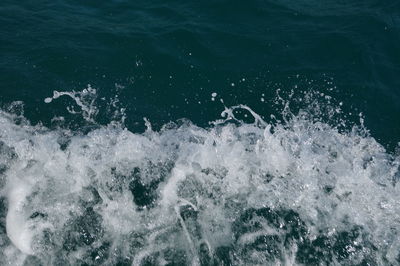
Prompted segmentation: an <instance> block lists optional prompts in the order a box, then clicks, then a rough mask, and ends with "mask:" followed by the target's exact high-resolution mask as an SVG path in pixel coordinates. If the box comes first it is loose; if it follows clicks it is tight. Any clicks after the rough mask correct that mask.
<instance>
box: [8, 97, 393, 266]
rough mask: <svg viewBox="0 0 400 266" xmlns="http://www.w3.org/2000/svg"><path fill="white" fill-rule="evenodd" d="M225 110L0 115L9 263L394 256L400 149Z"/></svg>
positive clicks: (313, 125) (359, 134)
mask: <svg viewBox="0 0 400 266" xmlns="http://www.w3.org/2000/svg"><path fill="white" fill-rule="evenodd" d="M60 95H66V94H65V93H64V94H63V93H58V94H57V93H55V94H54V96H53V97H52V99H55V98H57V97H59V96H60ZM68 95H69V94H68ZM69 96H70V97H74V95H69ZM47 102H50V101H47ZM77 104H78V102H77ZM237 110H242V111H243V110H244V111H246V112H248V113H249V114H250V115H251V116H252V117H254V123H251V124H246V123H243V122H241V121H240V119H237V118H236V117H235V111H237ZM222 116H223V118H222V120H219V121H215V122H214V123H213V124H212V126H211V127H210V128H208V129H204V128H200V127H197V126H195V125H193V124H191V123H190V122H187V121H186V122H183V123H181V125H176V124H168V125H166V126H165V127H164V128H163V129H162V130H160V131H159V132H156V131H153V130H151V127H150V125H149V124H148V130H147V131H146V132H144V133H142V134H136V133H133V132H130V131H128V130H126V129H124V128H122V127H120V126H118V125H115V124H111V125H108V126H102V127H99V128H98V129H95V130H92V131H91V132H89V133H87V134H82V133H78V132H75V133H74V132H68V134H67V132H66V130H63V129H54V130H49V129H47V128H44V127H40V126H32V125H29V123H27V122H23V123H15V116H14V115H10V114H7V113H4V112H1V113H0V140H1V147H2V148H1V149H0V151H1V155H2V156H3V158H4V159H2V161H1V163H2V166H1V169H3V170H1V172H0V176H1V179H2V180H3V181H2V183H1V184H2V188H1V197H2V198H3V199H4V201H2V202H4V203H7V204H6V207H5V209H6V219H5V225H6V232H2V231H0V232H1V233H2V234H3V235H2V238H3V237H4V238H7V239H9V241H5V242H3V243H2V246H1V248H0V252H1V253H2V254H1V256H2V257H3V258H5V259H4V261H5V262H6V263H7V262H10V263H15V262H14V259H15V257H19V258H23V259H22V260H21V261H20V262H19V263H23V261H24V260H25V263H28V262H27V260H37V261H40V263H41V264H54V263H56V262H58V263H63V262H64V263H69V264H82V263H86V264H105V265H109V264H117V263H125V264H132V265H140V264H145V263H152V264H160V265H165V264H168V263H175V264H198V265H200V264H201V265H210V264H217V265H224V264H225V265H229V264H235V265H248V264H260V265H261V264H271V263H280V264H287V265H289V264H313V263H322V264H324V263H333V264H343V263H345V264H346V263H347V264H355V263H362V262H367V263H377V264H386V263H389V264H390V263H391V264H396V263H398V262H399V252H398V250H399V247H400V244H399V233H400V232H399V228H400V209H399V202H400V193H399V192H400V191H399V186H398V185H397V184H396V183H397V176H398V175H399V162H400V160H399V157H396V156H394V155H391V154H389V153H387V152H386V151H385V149H384V148H383V147H382V146H381V145H380V144H379V143H377V142H376V141H375V140H374V139H373V138H372V137H370V136H369V135H368V134H365V131H363V130H360V128H357V127H354V128H353V130H350V131H347V132H343V131H340V130H338V129H337V128H336V127H334V126H332V125H328V124H326V123H324V122H321V121H314V120H312V119H309V116H307V115H305V114H304V113H302V112H300V113H299V114H297V115H293V116H292V117H291V118H290V119H288V120H287V121H286V122H282V123H274V124H270V123H267V122H265V121H264V120H263V119H262V118H261V116H259V115H258V114H256V113H255V112H253V111H252V110H251V109H250V108H249V107H247V106H244V105H240V106H235V107H232V108H226V109H225V110H224V112H223V113H222ZM89 117H90V116H89ZM229 121H236V123H230V122H229ZM2 215H3V214H2ZM0 221H1V220H0Z"/></svg>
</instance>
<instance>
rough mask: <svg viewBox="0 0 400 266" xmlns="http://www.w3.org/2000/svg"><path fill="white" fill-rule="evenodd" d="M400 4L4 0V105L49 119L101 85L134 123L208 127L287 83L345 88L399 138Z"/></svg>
mask: <svg viewBox="0 0 400 266" xmlns="http://www.w3.org/2000/svg"><path fill="white" fill-rule="evenodd" d="M399 14H400V2H398V1H386V0H385V1H375V0H367V1H354V0H353V1H339V0H324V1H314V0H301V1H288V0H279V1H255V0H251V1H122V0H121V1H101V2H99V1H64V0H59V1H43V0H41V1H18V2H16V1H10V0H3V1H1V3H0V103H1V104H2V105H3V106H4V105H7V104H9V103H10V102H13V101H17V100H18V101H23V102H24V105H25V116H26V117H27V118H28V119H30V120H31V121H32V122H33V123H36V122H38V121H42V122H43V123H44V124H49V121H50V119H51V118H52V117H54V116H59V115H64V116H68V114H67V112H66V111H65V105H66V104H68V103H70V102H69V100H68V99H63V100H61V101H58V102H53V103H51V104H45V103H44V102H43V99H44V98H45V97H49V96H51V95H52V91H53V90H59V91H71V90H82V89H83V88H85V87H86V86H87V84H91V85H92V86H93V87H95V88H97V89H98V93H99V97H100V98H101V97H112V96H114V95H116V94H118V95H119V98H120V101H121V106H124V107H126V108H127V111H126V113H127V121H126V124H127V126H128V128H131V129H132V130H139V131H140V130H142V129H143V117H147V118H148V119H149V120H150V121H151V122H152V123H153V124H154V126H156V127H157V126H161V125H163V124H165V123H166V122H168V121H175V120H177V119H179V118H188V119H190V120H191V121H192V122H194V123H196V124H198V125H200V126H207V123H208V122H209V121H211V120H214V119H216V118H218V117H219V114H220V112H221V110H223V106H222V104H221V103H220V101H219V99H220V98H222V99H223V100H224V102H225V105H227V106H231V105H235V104H246V105H248V106H250V107H251V108H253V109H254V110H255V111H256V112H257V113H259V114H263V115H269V114H270V113H274V110H273V109H272V107H271V105H270V104H269V103H268V99H270V98H272V97H274V96H275V93H276V90H277V89H281V90H282V91H284V92H285V91H290V90H292V89H294V90H295V91H296V90H300V89H304V90H308V89H310V88H312V89H316V90H318V91H320V92H324V91H327V90H328V89H330V88H334V90H333V92H331V93H330V94H331V95H332V96H334V97H335V99H336V100H337V102H343V109H345V110H346V111H347V112H353V113H357V114H358V113H359V112H362V113H363V115H364V116H365V123H366V126H367V128H368V129H370V130H371V133H372V135H373V136H374V137H375V138H376V139H377V140H378V141H379V142H381V143H382V144H384V145H385V146H386V147H389V148H393V147H395V146H396V145H397V143H398V142H399V140H400V79H399V74H400V48H399V43H400V15H399ZM310 81H311V82H310ZM116 84H117V86H116ZM121 86H123V87H124V89H122V90H121V89H118V88H120V87H121ZM296 88H297V89H296ZM117 90H118V92H117ZM213 92H216V93H217V94H218V97H217V100H216V101H211V94H212V93H213ZM263 94H264V95H263ZM261 98H265V99H266V101H265V102H262V101H261V100H260V99H261ZM103 118H104V117H103ZM104 119H105V118H104ZM98 120H99V121H101V120H102V117H99V118H98ZM105 120H106V119H105Z"/></svg>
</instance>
